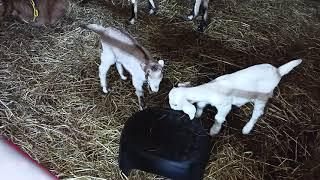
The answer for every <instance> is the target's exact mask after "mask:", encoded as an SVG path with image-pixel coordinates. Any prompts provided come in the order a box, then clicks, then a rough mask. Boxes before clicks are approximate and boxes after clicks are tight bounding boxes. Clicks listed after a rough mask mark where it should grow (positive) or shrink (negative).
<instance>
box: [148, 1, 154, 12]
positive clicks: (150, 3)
mask: <svg viewBox="0 0 320 180" xmlns="http://www.w3.org/2000/svg"><path fill="white" fill-rule="evenodd" d="M148 4H149V14H150V15H151V14H155V13H156V5H155V4H154V1H153V0H149V1H148Z"/></svg>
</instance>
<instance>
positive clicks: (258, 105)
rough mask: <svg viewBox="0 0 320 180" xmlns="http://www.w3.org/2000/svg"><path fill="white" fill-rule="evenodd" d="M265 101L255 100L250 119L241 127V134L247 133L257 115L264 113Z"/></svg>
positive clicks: (256, 119) (255, 120) (257, 117)
mask: <svg viewBox="0 0 320 180" xmlns="http://www.w3.org/2000/svg"><path fill="white" fill-rule="evenodd" d="M266 104H267V101H261V100H255V101H254V107H253V112H252V116H251V119H250V120H249V122H247V124H246V125H245V126H244V127H243V129H242V134H249V133H250V131H251V130H252V128H253V126H254V124H255V123H256V122H257V121H258V119H259V117H260V116H261V115H262V114H263V113H264V107H265V106H266Z"/></svg>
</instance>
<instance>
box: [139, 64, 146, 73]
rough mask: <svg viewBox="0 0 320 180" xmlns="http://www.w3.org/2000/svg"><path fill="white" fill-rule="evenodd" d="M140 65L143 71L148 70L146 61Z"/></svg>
mask: <svg viewBox="0 0 320 180" xmlns="http://www.w3.org/2000/svg"><path fill="white" fill-rule="evenodd" d="M140 66H141V69H142V70H143V71H145V70H146V67H147V65H146V64H145V63H141V64H140Z"/></svg>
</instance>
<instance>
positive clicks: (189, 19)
mask: <svg viewBox="0 0 320 180" xmlns="http://www.w3.org/2000/svg"><path fill="white" fill-rule="evenodd" d="M193 18H194V16H193V15H187V16H184V17H183V19H184V20H186V21H192V20H193Z"/></svg>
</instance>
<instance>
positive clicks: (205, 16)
mask: <svg viewBox="0 0 320 180" xmlns="http://www.w3.org/2000/svg"><path fill="white" fill-rule="evenodd" d="M208 5H209V0H203V1H202V11H203V15H202V19H201V21H200V25H199V27H198V31H199V32H203V31H204V28H205V27H207V25H208Z"/></svg>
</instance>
